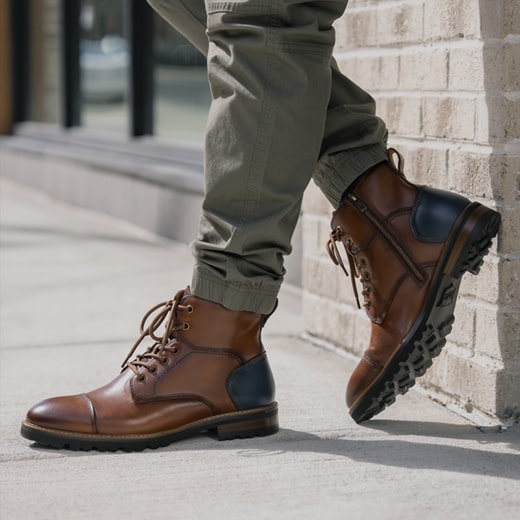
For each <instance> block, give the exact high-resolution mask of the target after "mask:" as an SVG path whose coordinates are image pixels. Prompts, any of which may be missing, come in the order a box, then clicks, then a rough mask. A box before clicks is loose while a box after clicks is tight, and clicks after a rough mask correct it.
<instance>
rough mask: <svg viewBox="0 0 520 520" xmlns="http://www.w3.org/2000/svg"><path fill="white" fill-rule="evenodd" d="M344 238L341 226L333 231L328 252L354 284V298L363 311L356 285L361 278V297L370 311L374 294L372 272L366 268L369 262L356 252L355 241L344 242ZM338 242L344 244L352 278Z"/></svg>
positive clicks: (347, 240) (364, 305) (328, 243)
mask: <svg viewBox="0 0 520 520" xmlns="http://www.w3.org/2000/svg"><path fill="white" fill-rule="evenodd" d="M342 236H343V230H342V229H341V227H339V226H337V227H336V228H335V229H333V230H332V231H331V233H330V235H329V240H328V242H327V246H326V247H327V252H328V253H329V256H330V258H331V259H332V261H333V262H334V264H335V265H339V266H340V267H341V269H342V270H343V272H344V273H345V275H346V276H347V277H348V278H350V280H351V282H352V290H353V291H354V296H355V297H356V303H357V306H358V309H361V305H360V303H359V294H358V289H357V285H356V278H359V279H360V280H361V285H362V286H363V290H362V291H361V295H362V296H363V297H364V304H363V307H365V308H366V309H367V310H368V309H370V307H371V306H372V302H371V301H370V294H371V293H372V282H371V276H370V271H368V270H367V269H366V267H367V266H368V262H367V261H366V259H365V258H362V257H361V256H360V255H359V251H356V250H355V248H354V242H353V240H352V239H351V238H350V237H347V238H346V240H342ZM336 242H341V243H342V244H343V247H344V248H345V252H346V253H347V260H348V265H349V270H350V276H349V272H348V270H347V268H346V266H345V263H344V261H343V259H342V258H341V254H340V252H339V250H338V246H337V245H336Z"/></svg>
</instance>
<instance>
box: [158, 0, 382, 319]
mask: <svg viewBox="0 0 520 520" xmlns="http://www.w3.org/2000/svg"><path fill="white" fill-rule="evenodd" d="M149 1H150V3H151V4H152V5H153V6H154V7H155V8H156V10H157V11H159V13H160V14H161V15H162V16H163V17H165V18H166V19H167V20H168V21H169V22H170V23H171V24H172V25H174V26H175V27H177V28H178V29H179V30H180V32H182V33H183V34H184V35H185V36H186V37H187V38H188V39H190V40H191V41H192V42H193V43H194V44H195V45H196V46H197V47H198V48H199V50H201V51H202V52H204V53H206V54H208V72H209V76H210V83H211V86H212V91H213V94H214V98H215V101H214V103H213V104H212V107H211V110H210V118H209V125H208V135H207V142H206V182H207V186H206V197H205V201H204V206H203V218H202V222H201V228H200V235H199V237H198V239H197V240H196V241H195V243H194V252H195V256H196V258H197V264H196V268H195V273H194V278H193V289H194V291H195V294H197V295H198V296H200V297H203V298H208V299H210V300H212V301H217V302H220V303H222V304H223V305H225V306H226V307H229V308H233V309H249V310H256V311H259V312H268V311H269V310H270V309H271V308H272V306H273V305H274V301H275V298H276V294H277V292H278V289H279V285H280V283H281V280H282V278H283V274H284V270H283V261H282V257H283V255H284V254H288V253H289V252H290V238H291V235H292V232H293V230H294V226H295V224H296V221H297V218H298V215H299V211H300V204H301V194H302V193H303V190H304V189H305V187H306V185H307V183H308V180H309V178H310V176H311V175H312V173H313V172H314V169H315V166H316V164H318V165H319V166H318V168H317V169H316V171H317V172H318V173H319V175H320V182H319V184H320V187H322V189H323V190H324V192H325V193H326V194H327V196H328V197H329V200H331V202H332V203H333V204H334V205H337V204H338V203H339V197H340V195H341V193H343V191H344V190H345V189H346V188H347V187H348V185H349V184H350V183H351V182H352V180H353V179H355V177H356V176H357V175H359V174H360V173H362V172H363V171H365V170H366V169H368V168H369V167H370V166H372V165H373V164H375V163H377V162H379V161H381V160H383V159H384V158H386V154H385V153H384V150H385V146H384V136H385V133H386V131H385V130H384V125H382V124H381V123H379V120H378V119H377V118H375V117H374V116H373V101H372V99H371V98H370V97H369V96H368V95H367V94H365V93H364V92H363V91H362V90H361V89H359V88H358V87H356V86H355V85H353V84H351V83H350V82H349V81H348V80H347V79H346V78H344V77H343V76H342V75H341V74H340V73H339V71H338V70H337V68H336V67H335V63H334V62H333V67H332V71H331V68H330V63H331V61H330V54H331V51H332V44H333V32H332V31H331V30H330V23H331V22H332V21H333V19H334V18H335V17H337V16H339V15H340V14H341V12H342V9H343V8H344V6H345V5H346V0H344V1H342V2H310V3H308V2H306V3H305V6H303V7H302V4H303V2H269V1H264V2H247V1H242V2H207V3H206V4H207V7H208V10H207V11H206V10H205V9H204V7H205V6H204V5H203V4H202V3H201V2H200V1H196V0H195V1H190V2H189V3H188V2H187V1H181V0H149ZM317 5H319V7H317ZM320 14H321V17H320ZM294 15H296V17H295V18H294V19H293V18H292V16H294ZM206 20H207V21H208V22H209V24H208V26H209V32H208V36H209V39H208V36H207V35H206V34H205V31H206V29H207V25H206V23H205V22H206ZM210 42H211V43H210ZM212 49H213V52H212ZM324 65H326V66H324ZM331 78H332V79H333V81H335V84H332V85H331ZM263 80H266V82H265V83H263ZM230 87H231V88H230ZM234 89H237V90H236V92H233V90H234ZM351 91H352V94H350V92H351ZM324 103H325V104H324ZM326 104H328V110H327V121H326V122H325V121H324V117H323V116H324V114H325V112H326V110H325V106H326ZM302 107H306V109H305V110H303V109H302ZM363 117H365V120H364V121H361V123H362V126H364V127H365V128H367V131H366V132H365V135H364V136H361V133H360V132H359V128H360V126H359V125H360V124H361V123H360V119H361V120H362V119H363ZM381 127H382V129H381ZM370 128H373V129H374V130H377V132H373V133H372V134H371V133H370V132H369V131H368V129H370ZM322 137H324V140H323V143H322V142H321V141H322ZM346 138H348V139H350V141H348V140H347V141H344V142H342V139H346ZM349 150H352V153H351V155H352V157H355V155H356V153H355V152H356V151H359V150H362V151H360V153H359V160H357V161H354V162H353V166H352V167H350V166H349V163H348V161H345V163H346V164H345V165H344V167H343V168H342V169H341V170H340V169H339V168H337V167H336V165H337V164H338V161H337V159H338V158H341V157H342V156H343V155H347V154H348V151H349ZM320 152H321V157H322V159H321V160H320V162H319V163H318V161H317V160H318V157H319V156H320ZM325 159H326V160H325ZM338 193H339V194H338Z"/></svg>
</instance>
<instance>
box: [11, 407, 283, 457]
mask: <svg viewBox="0 0 520 520" xmlns="http://www.w3.org/2000/svg"><path fill="white" fill-rule="evenodd" d="M205 431H209V432H211V433H214V434H216V437H217V439H218V440H219V441H222V440H231V439H237V438H238V439H247V438H251V437H263V436H266V435H272V434H274V433H276V432H277V431H278V404H277V403H276V402H274V403H272V404H270V405H269V406H264V407H261V408H254V409H252V410H243V411H239V412H232V413H226V414H221V415H216V416H212V417H208V418H207V419H202V420H200V421H195V422H192V423H190V424H187V425H185V426H183V427H181V428H176V429H174V430H169V431H165V432H158V433H154V434H143V435H98V434H88V433H76V432H68V431H61V430H53V429H50V428H43V427H41V426H38V425H36V424H32V423H30V422H28V421H23V422H22V428H21V434H22V436H23V437H25V438H26V439H29V440H31V441H34V442H37V443H38V444H43V445H46V446H50V447H53V448H64V449H70V450H98V451H117V450H124V451H142V450H144V449H146V448H160V447H163V446H168V445H169V444H171V443H173V442H175V441H179V440H181V439H186V438H188V437H192V436H194V435H197V434H199V433H202V432H205Z"/></svg>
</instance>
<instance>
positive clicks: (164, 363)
mask: <svg viewBox="0 0 520 520" xmlns="http://www.w3.org/2000/svg"><path fill="white" fill-rule="evenodd" d="M160 361H161V363H162V364H163V365H166V363H168V358H167V357H166V356H164V357H162V358H161V359H160Z"/></svg>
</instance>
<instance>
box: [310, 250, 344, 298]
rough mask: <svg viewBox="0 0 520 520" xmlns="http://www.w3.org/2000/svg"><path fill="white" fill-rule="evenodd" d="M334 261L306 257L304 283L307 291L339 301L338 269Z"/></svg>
mask: <svg viewBox="0 0 520 520" xmlns="http://www.w3.org/2000/svg"><path fill="white" fill-rule="evenodd" d="M334 267H335V266H334V265H333V264H332V262H330V263H328V262H325V261H324V260H319V259H315V258H304V260H303V263H302V283H303V286H304V287H305V289H306V290H307V291H310V292H312V293H313V294H317V295H320V296H323V297H324V298H330V299H332V300H334V301H337V300H338V298H337V290H336V288H337V285H336V271H335V269H334Z"/></svg>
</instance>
